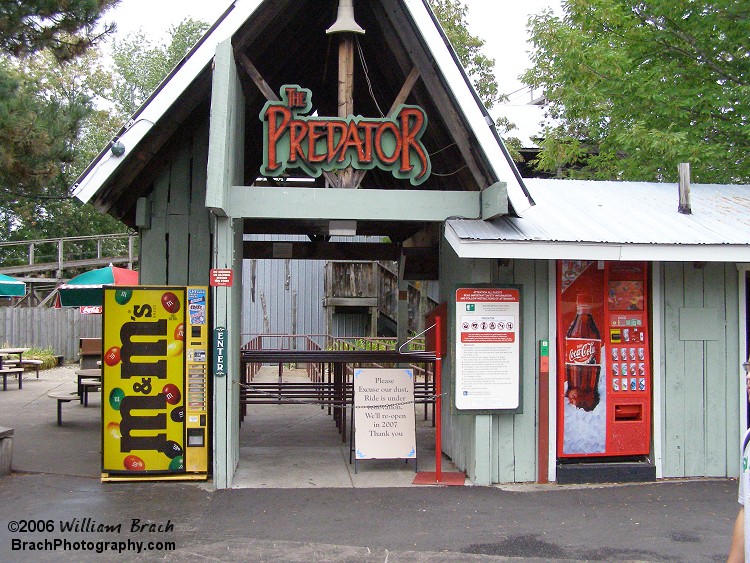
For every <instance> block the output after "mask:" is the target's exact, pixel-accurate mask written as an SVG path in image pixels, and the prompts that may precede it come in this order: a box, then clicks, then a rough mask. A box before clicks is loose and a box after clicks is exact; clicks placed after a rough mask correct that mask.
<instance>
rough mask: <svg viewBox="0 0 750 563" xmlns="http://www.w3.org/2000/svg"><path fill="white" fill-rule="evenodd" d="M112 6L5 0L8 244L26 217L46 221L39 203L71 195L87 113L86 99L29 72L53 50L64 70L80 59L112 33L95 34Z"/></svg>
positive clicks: (3, 204)
mask: <svg viewBox="0 0 750 563" xmlns="http://www.w3.org/2000/svg"><path fill="white" fill-rule="evenodd" d="M114 4H116V0H99V1H93V0H70V1H68V2H49V1H46V0H31V1H27V0H24V1H23V2H21V1H20V0H15V1H11V0H0V215H1V216H2V218H3V219H5V222H4V227H5V233H4V235H5V236H6V238H7V236H8V234H9V232H11V231H13V230H15V229H17V228H18V227H19V226H20V224H21V223H22V222H23V215H24V214H26V215H27V217H32V216H33V217H37V216H41V217H44V214H43V213H37V212H38V211H39V210H38V209H34V205H33V204H34V203H40V202H43V201H49V200H50V198H60V197H65V196H66V195H67V190H66V189H65V188H64V187H63V179H64V177H65V168H66V167H68V166H69V165H71V164H72V163H73V161H74V158H75V156H74V153H75V146H74V141H75V139H76V137H77V134H78V131H79V128H80V126H81V124H82V122H83V120H84V119H85V117H86V115H87V113H88V111H89V100H88V98H87V97H86V96H85V95H82V94H81V93H78V92H76V93H73V94H71V95H65V94H61V95H58V93H56V92H54V91H53V90H52V89H50V88H49V83H48V82H47V83H45V82H44V81H43V80H41V77H40V75H32V74H29V72H28V71H29V68H30V67H31V66H33V64H34V63H33V62H32V61H33V59H34V57H36V56H37V54H39V53H41V52H43V51H44V52H48V53H49V54H50V56H49V57H48V58H49V61H53V63H54V66H55V67H56V68H57V69H60V68H61V67H60V64H62V63H61V61H72V60H74V59H75V58H76V57H79V56H82V55H83V54H84V53H85V52H86V50H87V49H89V48H91V47H92V46H93V45H95V44H96V43H97V42H98V41H99V40H100V39H101V37H102V34H103V33H107V32H108V31H109V30H111V26H105V28H104V30H103V31H100V32H96V31H95V26H96V25H97V23H98V21H99V19H100V17H101V16H102V14H103V12H104V11H105V10H106V9H107V8H109V7H110V6H112V5H114ZM57 74H58V75H59V74H62V72H60V70H58V71H57ZM37 220H38V219H37Z"/></svg>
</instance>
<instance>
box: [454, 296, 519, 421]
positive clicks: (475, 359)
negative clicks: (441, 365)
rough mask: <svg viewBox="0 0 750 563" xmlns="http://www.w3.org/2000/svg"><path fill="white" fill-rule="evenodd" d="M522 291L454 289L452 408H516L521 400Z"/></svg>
mask: <svg viewBox="0 0 750 563" xmlns="http://www.w3.org/2000/svg"><path fill="white" fill-rule="evenodd" d="M519 315H520V292H519V290H518V289H514V288H487V287H473V288H460V289H457V290H456V396H455V399H456V408H457V409H463V410H483V409H516V408H518V405H519V397H520V384H519V381H520V354H519V325H520V319H519Z"/></svg>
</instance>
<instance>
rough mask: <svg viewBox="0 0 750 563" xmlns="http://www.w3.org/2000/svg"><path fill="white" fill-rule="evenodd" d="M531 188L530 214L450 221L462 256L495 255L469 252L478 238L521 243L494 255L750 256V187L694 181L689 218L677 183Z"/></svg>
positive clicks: (530, 183)
mask: <svg viewBox="0 0 750 563" xmlns="http://www.w3.org/2000/svg"><path fill="white" fill-rule="evenodd" d="M526 185H527V187H528V189H529V191H530V192H531V195H532V197H533V198H534V201H535V202H536V205H535V206H534V207H531V208H530V209H528V210H527V211H525V212H524V214H523V217H510V216H506V217H502V218H499V219H496V220H494V221H481V220H460V219H458V220H450V221H448V226H449V228H450V229H449V230H446V238H447V239H448V240H449V241H451V244H452V245H453V246H454V249H456V251H457V252H458V253H459V256H466V257H469V256H480V255H481V256H482V257H484V256H487V255H488V252H489V253H491V252H490V249H488V248H484V249H483V250H481V251H479V250H478V249H477V248H475V250H474V251H471V250H469V248H470V246H471V245H472V243H478V244H489V243H495V244H496V245H508V244H510V243H514V244H515V245H516V247H517V248H516V249H515V250H514V251H513V252H511V253H509V252H508V249H507V248H503V249H501V248H500V247H499V246H498V247H497V248H496V252H495V253H494V254H496V255H497V256H498V257H514V256H519V257H520V256H522V254H523V253H524V252H526V253H527V254H528V255H529V257H534V258H569V257H570V258H585V257H586V255H589V256H591V257H592V258H597V259H609V257H608V258H605V257H603V256H601V254H599V255H596V256H594V255H595V254H597V253H601V252H605V251H607V250H610V251H617V252H618V253H619V254H618V256H619V258H614V259H638V257H639V256H640V257H641V259H660V260H683V259H686V256H688V255H687V254H686V251H689V252H690V253H693V254H694V257H691V258H689V259H690V260H701V261H725V260H726V261H734V260H750V186H747V185H715V184H711V185H709V184H702V185H701V184H694V185H692V186H691V187H690V192H691V206H692V214H691V215H684V214H681V213H678V211H677V206H678V202H679V196H678V189H677V185H676V184H661V183H647V182H594V181H582V180H580V181H577V180H548V179H527V180H526ZM451 231H452V232H451ZM458 247H460V251H459V248H458ZM524 249H525V250H524ZM717 250H718V251H719V252H718V253H716V251H717ZM477 252H479V254H477ZM560 254H565V255H560ZM571 254H572V255H571Z"/></svg>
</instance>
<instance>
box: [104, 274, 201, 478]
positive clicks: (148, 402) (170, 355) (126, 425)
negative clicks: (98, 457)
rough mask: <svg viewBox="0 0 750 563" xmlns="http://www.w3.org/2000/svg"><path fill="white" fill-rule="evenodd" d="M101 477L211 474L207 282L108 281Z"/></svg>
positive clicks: (188, 476)
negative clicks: (158, 284) (166, 284)
mask: <svg viewBox="0 0 750 563" xmlns="http://www.w3.org/2000/svg"><path fill="white" fill-rule="evenodd" d="M103 315H104V317H103V329H102V332H103V338H102V349H103V352H104V353H103V357H102V480H111V481H114V480H134V479H154V480H158V479H205V478H206V477H207V475H208V452H209V430H208V418H209V417H208V414H209V413H208V400H209V394H208V365H209V363H208V362H209V358H208V355H209V354H208V342H209V336H208V333H209V329H208V318H209V317H208V288H207V287H192V286H191V287H171V286H170V287H150V286H133V287H105V289H104V312H103Z"/></svg>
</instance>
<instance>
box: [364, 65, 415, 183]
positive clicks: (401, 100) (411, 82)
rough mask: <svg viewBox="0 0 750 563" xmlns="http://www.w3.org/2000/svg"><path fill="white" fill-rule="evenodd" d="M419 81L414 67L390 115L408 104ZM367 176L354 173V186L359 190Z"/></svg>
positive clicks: (365, 171)
mask: <svg viewBox="0 0 750 563" xmlns="http://www.w3.org/2000/svg"><path fill="white" fill-rule="evenodd" d="M417 80H419V69H417V67H413V68H412V69H411V72H410V73H409V75H408V76H407V77H406V80H405V81H404V84H403V85H402V86H401V90H400V91H399V93H398V95H397V96H396V99H395V100H393V104H391V109H389V110H388V115H393V113H394V112H395V111H396V109H397V108H398V106H400V105H401V104H403V103H404V102H406V99H407V98H408V97H409V94H411V91H412V90H413V89H414V85H415V84H416V83H417ZM365 174H367V170H357V171H356V172H355V173H354V181H353V186H354V187H355V188H358V187H359V185H360V184H361V183H362V180H363V179H364V177H365Z"/></svg>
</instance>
